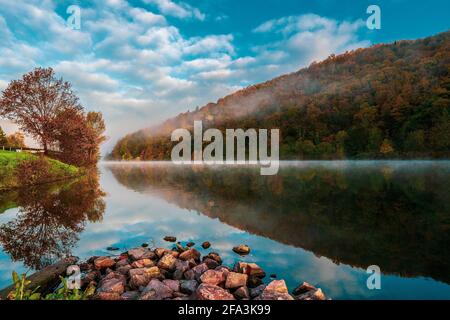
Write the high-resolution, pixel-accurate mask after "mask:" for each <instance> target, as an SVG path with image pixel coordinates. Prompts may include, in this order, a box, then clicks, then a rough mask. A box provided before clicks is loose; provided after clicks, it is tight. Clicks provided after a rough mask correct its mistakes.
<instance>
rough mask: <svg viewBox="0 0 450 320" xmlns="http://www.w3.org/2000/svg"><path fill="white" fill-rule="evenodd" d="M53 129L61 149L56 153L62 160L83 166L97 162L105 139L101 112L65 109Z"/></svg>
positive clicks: (57, 118)
mask: <svg viewBox="0 0 450 320" xmlns="http://www.w3.org/2000/svg"><path fill="white" fill-rule="evenodd" d="M52 131H53V134H54V139H55V141H57V142H58V149H59V151H60V153H57V154H56V155H57V157H58V158H59V159H60V160H61V161H64V162H66V163H70V164H75V165H78V166H83V167H89V166H93V165H95V164H96V163H97V161H98V158H99V153H100V152H99V146H100V144H101V143H102V142H103V141H104V140H105V137H104V136H103V132H104V131H105V124H104V121H103V116H102V114H101V113H100V112H88V113H84V112H81V111H79V110H76V109H67V110H64V111H63V112H61V113H60V114H59V115H58V116H57V117H56V119H55V121H54V128H53V129H52Z"/></svg>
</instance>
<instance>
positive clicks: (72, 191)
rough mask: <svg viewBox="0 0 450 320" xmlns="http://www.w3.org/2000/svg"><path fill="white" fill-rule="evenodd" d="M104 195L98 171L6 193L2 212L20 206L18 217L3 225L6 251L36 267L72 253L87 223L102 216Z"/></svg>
mask: <svg viewBox="0 0 450 320" xmlns="http://www.w3.org/2000/svg"><path fill="white" fill-rule="evenodd" d="M103 196H104V193H103V192H102V191H101V189H100V187H99V182H98V174H97V173H91V174H89V175H87V176H85V177H83V178H80V179H77V180H74V181H70V182H69V183H63V184H53V185H45V186H40V187H31V188H26V189H21V190H18V191H13V192H10V193H7V194H2V195H1V196H0V208H2V209H1V210H2V211H1V212H3V211H5V210H6V209H7V208H11V207H19V212H18V214H17V216H16V217H15V219H13V220H11V221H9V222H7V223H5V224H3V225H1V226H0V243H1V245H2V247H3V251H5V252H6V253H8V254H9V255H10V257H11V259H12V261H21V262H22V263H23V264H24V265H25V266H27V267H29V268H32V269H41V268H42V267H44V266H46V265H49V264H52V263H54V262H55V260H58V259H60V258H62V257H64V256H68V255H70V254H71V250H72V248H73V247H74V246H75V245H76V244H77V242H78V240H79V233H81V232H82V231H83V230H84V228H85V225H86V223H87V222H97V221H100V220H101V219H102V216H103V213H104V210H105V202H104V201H103V199H102V197H103ZM1 212H0V213H1Z"/></svg>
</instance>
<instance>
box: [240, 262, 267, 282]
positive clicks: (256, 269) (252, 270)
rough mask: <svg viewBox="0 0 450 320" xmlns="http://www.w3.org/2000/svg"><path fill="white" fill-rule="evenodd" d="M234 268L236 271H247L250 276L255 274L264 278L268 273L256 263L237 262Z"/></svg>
mask: <svg viewBox="0 0 450 320" xmlns="http://www.w3.org/2000/svg"><path fill="white" fill-rule="evenodd" d="M233 270H234V271H235V272H240V273H245V274H247V275H248V276H254V277H258V278H264V277H265V276H266V273H265V272H264V270H263V269H262V268H261V267H260V266H258V265H257V264H256V263H247V262H236V263H235V265H234V268H233Z"/></svg>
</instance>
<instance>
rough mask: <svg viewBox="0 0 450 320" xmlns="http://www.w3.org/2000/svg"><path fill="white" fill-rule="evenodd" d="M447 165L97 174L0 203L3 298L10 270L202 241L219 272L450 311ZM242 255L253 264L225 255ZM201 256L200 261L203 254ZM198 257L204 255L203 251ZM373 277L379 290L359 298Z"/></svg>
mask: <svg viewBox="0 0 450 320" xmlns="http://www.w3.org/2000/svg"><path fill="white" fill-rule="evenodd" d="M449 181H450V162H448V161H441V162H427V161H424V162H421V161H414V162H411V161H407V162H406V161H405V162H395V161H393V162H392V161H391V162H370V161H357V162H291V163H284V164H283V165H282V168H281V170H280V172H279V174H278V175H277V176H269V177H267V176H266V177H263V176H260V174H259V168H257V167H223V166H222V167H200V166H194V167H190V166H182V167H179V166H173V165H170V164H162V163H153V164H116V163H103V164H101V165H100V174H99V176H95V175H92V176H89V177H85V178H83V179H81V180H77V181H71V182H70V183H64V184H56V185H51V186H45V187H41V188H31V189H26V190H19V191H14V192H9V193H5V194H0V286H1V287H3V286H6V285H8V284H9V282H10V274H11V271H12V270H17V271H23V272H24V271H27V270H30V272H31V270H34V269H39V268H41V267H43V266H45V265H47V264H50V263H52V262H53V261H55V260H58V259H59V258H60V257H63V256H65V255H68V254H73V255H76V256H79V257H80V258H87V257H90V256H93V255H107V254H110V253H109V252H108V251H106V248H107V247H109V246H116V247H119V248H120V249H121V250H126V249H128V248H132V247H136V246H140V245H141V244H142V243H144V242H146V243H150V244H151V245H154V246H168V244H167V243H164V241H162V238H163V237H164V236H166V235H175V236H176V237H177V238H178V239H179V240H180V241H183V242H187V241H194V242H196V243H197V244H200V243H201V242H203V241H206V240H207V241H210V242H211V243H212V248H211V249H210V250H213V251H216V252H219V253H220V254H221V256H222V258H223V259H224V263H225V264H233V263H234V262H235V261H236V260H238V259H241V260H245V261H254V262H256V263H258V264H259V265H261V266H262V267H263V268H264V269H265V270H266V272H267V274H272V273H274V274H277V275H278V277H279V278H283V279H286V280H287V283H288V286H289V287H290V289H293V288H294V287H295V286H296V285H298V284H299V283H301V282H302V281H308V282H311V283H313V284H314V285H316V286H319V287H321V288H322V289H323V290H324V291H325V293H326V294H327V295H329V296H330V297H332V298H333V299H419V298H423V299H450V192H449V191H450V183H449ZM242 243H245V244H248V245H249V246H250V247H251V248H252V252H251V255H249V256H247V257H245V258H239V257H238V256H237V255H236V254H234V253H233V252H232V250H231V249H232V247H233V246H235V245H238V244H242ZM210 250H208V251H210ZM201 251H203V252H205V251H204V250H201ZM370 265H378V266H379V267H380V268H381V270H382V272H383V275H382V278H381V281H382V289H381V290H374V291H371V290H368V289H367V286H366V280H367V277H368V275H367V274H366V271H365V270H366V268H367V267H368V266H370Z"/></svg>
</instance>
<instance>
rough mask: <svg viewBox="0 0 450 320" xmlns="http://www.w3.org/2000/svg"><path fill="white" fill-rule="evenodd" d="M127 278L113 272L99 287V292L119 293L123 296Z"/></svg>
mask: <svg viewBox="0 0 450 320" xmlns="http://www.w3.org/2000/svg"><path fill="white" fill-rule="evenodd" d="M125 284H126V278H125V276H124V275H122V274H120V273H118V272H111V273H109V274H108V275H107V276H106V277H104V278H103V279H102V280H101V281H100V283H99V285H98V289H97V292H98V293H100V292H106V293H117V294H119V295H121V294H122V293H123V292H124V291H125Z"/></svg>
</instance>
